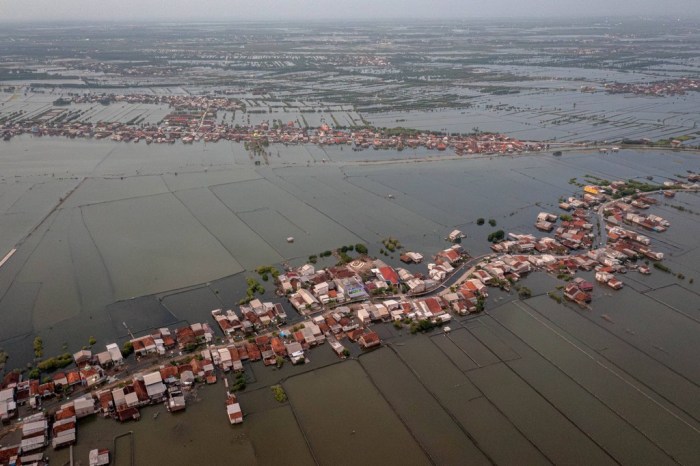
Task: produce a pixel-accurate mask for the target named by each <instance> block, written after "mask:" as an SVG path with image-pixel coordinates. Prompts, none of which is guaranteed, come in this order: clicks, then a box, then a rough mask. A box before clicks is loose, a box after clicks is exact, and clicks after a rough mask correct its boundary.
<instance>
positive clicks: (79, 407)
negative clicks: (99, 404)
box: [73, 395, 97, 419]
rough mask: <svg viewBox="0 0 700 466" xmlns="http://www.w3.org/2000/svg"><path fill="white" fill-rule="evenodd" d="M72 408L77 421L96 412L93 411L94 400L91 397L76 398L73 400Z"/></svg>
mask: <svg viewBox="0 0 700 466" xmlns="http://www.w3.org/2000/svg"><path fill="white" fill-rule="evenodd" d="M73 407H74V408H75V417H76V418H78V419H80V418H83V417H85V416H90V415H91V414H95V413H96V412H97V411H96V409H95V400H94V398H93V397H92V395H85V396H82V397H79V398H76V399H75V400H73Z"/></svg>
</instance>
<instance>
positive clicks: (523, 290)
mask: <svg viewBox="0 0 700 466" xmlns="http://www.w3.org/2000/svg"><path fill="white" fill-rule="evenodd" d="M516 289H517V290H518V296H519V297H520V299H527V298H531V297H532V290H531V289H530V288H528V287H526V286H518V287H516Z"/></svg>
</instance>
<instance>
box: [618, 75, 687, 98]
mask: <svg viewBox="0 0 700 466" xmlns="http://www.w3.org/2000/svg"><path fill="white" fill-rule="evenodd" d="M604 87H605V92H607V93H609V94H635V95H649V96H665V95H685V93H686V92H690V91H698V90H700V81H699V80H697V79H691V78H681V79H672V80H664V81H657V82H653V83H648V84H636V83H611V84H605V86H604Z"/></svg>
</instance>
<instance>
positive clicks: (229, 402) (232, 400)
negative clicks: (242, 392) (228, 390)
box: [226, 394, 243, 425]
mask: <svg viewBox="0 0 700 466" xmlns="http://www.w3.org/2000/svg"><path fill="white" fill-rule="evenodd" d="M226 415H227V416H228V420H229V422H230V423H231V425H233V424H240V423H242V422H243V411H242V410H241V405H240V404H238V399H237V398H236V396H235V395H233V394H229V395H228V397H227V398H226Z"/></svg>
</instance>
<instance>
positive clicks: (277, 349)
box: [270, 337, 287, 357]
mask: <svg viewBox="0 0 700 466" xmlns="http://www.w3.org/2000/svg"><path fill="white" fill-rule="evenodd" d="M270 346H272V351H274V353H275V354H276V355H277V356H282V357H285V356H287V348H286V347H285V345H284V343H282V340H281V339H280V338H279V337H273V338H272V339H271V340H270Z"/></svg>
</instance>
